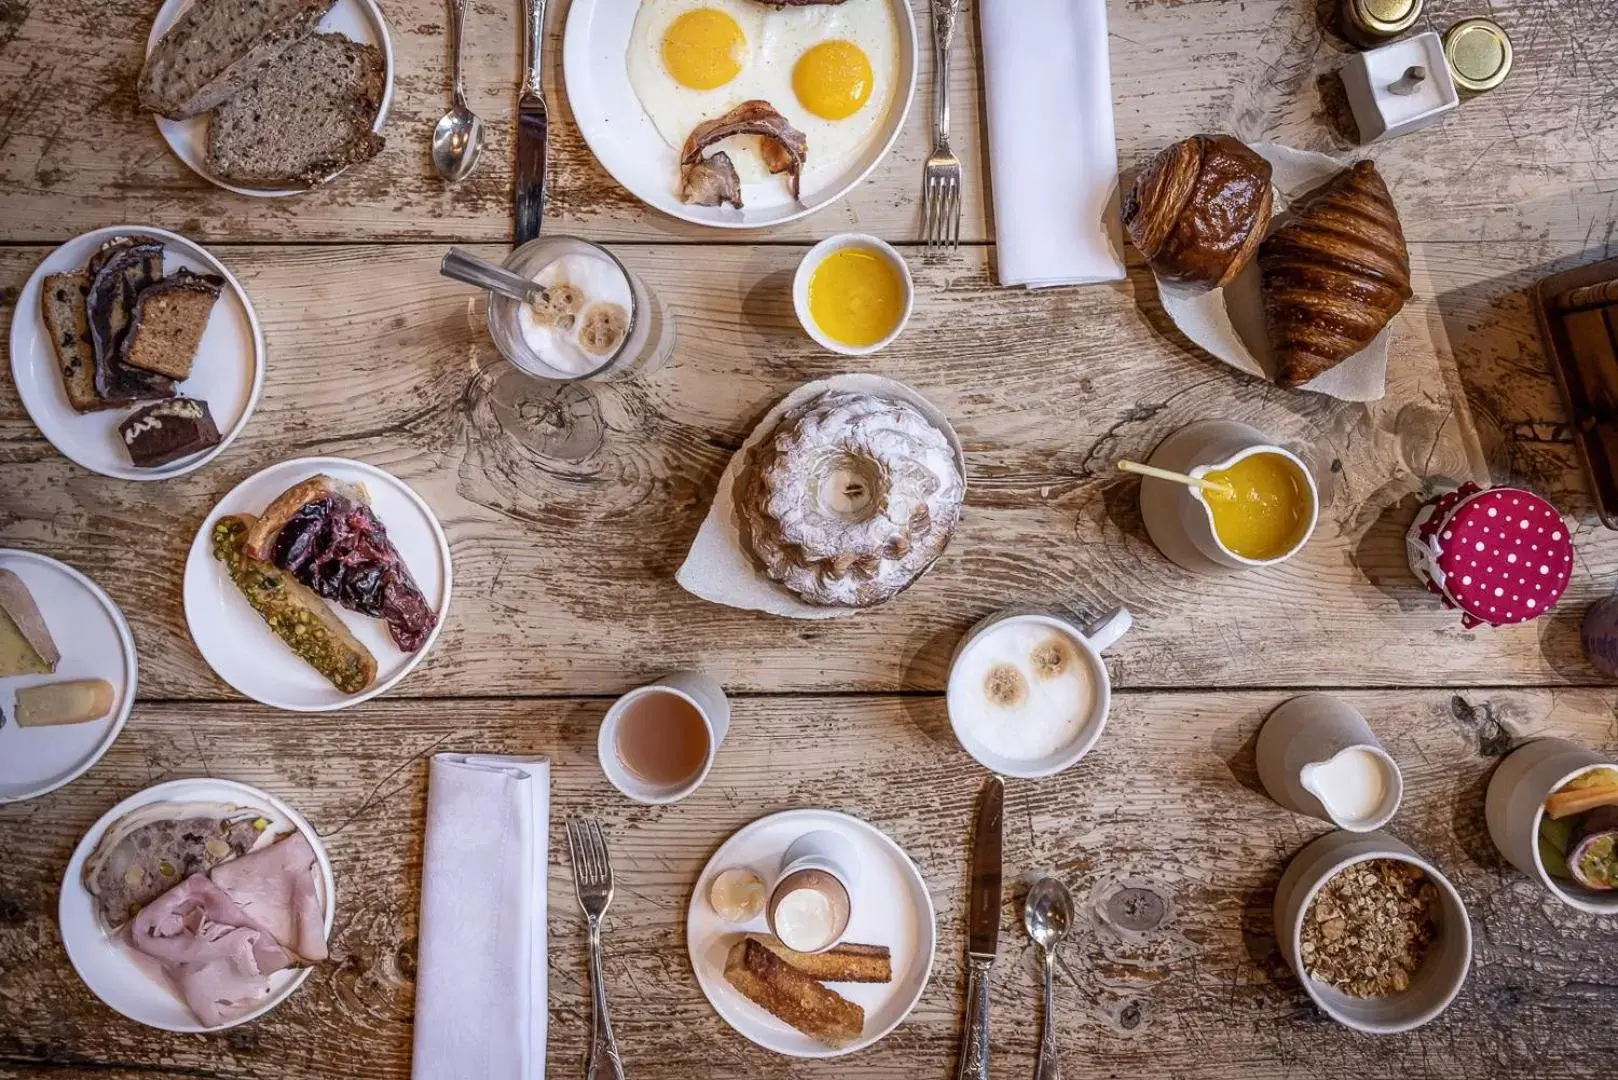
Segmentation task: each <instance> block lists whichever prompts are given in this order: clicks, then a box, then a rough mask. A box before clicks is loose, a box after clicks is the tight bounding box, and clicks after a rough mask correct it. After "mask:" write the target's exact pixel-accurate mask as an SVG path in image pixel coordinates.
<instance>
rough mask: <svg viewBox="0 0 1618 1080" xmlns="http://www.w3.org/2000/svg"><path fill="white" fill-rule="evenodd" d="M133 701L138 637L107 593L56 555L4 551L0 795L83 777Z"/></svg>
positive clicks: (51, 787) (10, 797) (23, 795)
mask: <svg viewBox="0 0 1618 1080" xmlns="http://www.w3.org/2000/svg"><path fill="white" fill-rule="evenodd" d="M134 702H135V639H134V638H133V637H131V636H130V633H129V624H128V623H127V622H125V621H124V616H123V613H122V612H120V611H119V610H118V605H117V604H115V603H113V602H112V598H111V597H109V596H108V595H107V594H106V593H105V592H103V591H102V590H101V589H100V587H99V586H97V585H96V583H95V582H93V581H91V580H90V579H89V578H87V577H85V576H84V575H83V574H81V573H79V572H78V571H77V570H75V569H73V568H72V567H71V566H68V565H67V564H66V563H61V562H57V561H56V560H55V559H52V558H48V557H47V556H44V555H36V554H34V553H33V552H31V551H19V550H16V549H12V548H4V549H0V711H3V712H4V717H3V718H0V803H8V802H16V801H19V800H22V799H32V798H34V797H35V796H37V795H43V794H45V793H46V792H49V791H55V790H56V789H57V788H59V787H61V786H62V785H63V784H67V783H69V782H71V781H73V780H75V779H77V778H78V777H79V776H81V775H82V774H83V773H84V772H85V771H86V770H87V769H89V768H90V766H92V765H94V764H95V763H96V762H97V761H99V760H101V755H102V754H105V753H106V752H107V748H108V747H109V746H111V745H112V744H113V741H114V740H116V739H117V738H118V733H119V732H120V731H122V730H123V726H124V721H125V720H127V719H128V718H129V710H130V708H131V706H133V704H134Z"/></svg>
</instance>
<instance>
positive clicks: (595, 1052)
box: [567, 817, 624, 1080]
mask: <svg viewBox="0 0 1618 1080" xmlns="http://www.w3.org/2000/svg"><path fill="white" fill-rule="evenodd" d="M567 849H568V852H569V854H571V855H572V857H573V893H574V895H575V896H577V897H578V898H579V907H581V908H583V909H584V920H585V922H586V924H588V926H589V928H590V994H591V1008H590V1050H589V1053H588V1054H587V1055H586V1057H585V1059H584V1076H585V1080H608V1078H610V1080H624V1063H623V1061H622V1060H621V1059H620V1058H619V1057H618V1040H617V1039H615V1038H613V1035H612V1015H611V1013H609V1012H608V1010H607V984H606V980H605V979H603V978H602V975H601V917H602V916H603V915H605V914H606V913H607V905H608V904H611V903H612V860H611V859H609V858H608V857H607V839H606V837H604V836H602V835H601V823H600V822H598V821H596V820H595V819H594V818H587V817H574V818H571V819H569V820H568V823H567Z"/></svg>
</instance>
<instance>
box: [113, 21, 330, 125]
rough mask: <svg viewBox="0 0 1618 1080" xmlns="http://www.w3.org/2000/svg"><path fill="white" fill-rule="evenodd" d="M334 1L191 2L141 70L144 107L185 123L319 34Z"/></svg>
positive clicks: (239, 88)
mask: <svg viewBox="0 0 1618 1080" xmlns="http://www.w3.org/2000/svg"><path fill="white" fill-rule="evenodd" d="M335 2H336V0H193V2H192V4H191V6H190V7H188V8H186V9H185V13H184V14H182V15H181V16H180V18H179V20H178V21H177V22H175V24H174V25H173V26H171V27H169V29H168V32H167V33H165V34H164V35H163V36H162V38H161V39H159V40H158V43H157V45H156V46H155V47H153V49H152V51H151V53H150V54H149V55H148V56H147V57H146V66H145V67H144V68H142V69H141V73H140V84H139V95H140V103H141V105H142V107H144V108H147V109H150V110H151V111H153V112H155V113H159V114H160V115H163V116H166V117H168V118H169V119H170V120H184V119H186V118H187V117H191V116H200V115H201V114H202V113H205V112H207V111H208V110H209V109H211V108H213V107H214V106H215V105H218V104H219V103H220V102H223V101H228V100H229V99H230V98H232V97H234V96H235V95H236V94H238V93H240V92H241V91H242V90H244V89H245V88H246V87H247V86H249V85H250V84H251V83H252V81H253V79H254V78H255V77H256V76H257V75H258V72H259V69H260V68H262V67H263V66H264V65H266V64H268V63H270V62H271V61H273V60H275V59H277V58H278V57H280V56H282V55H283V54H284V53H286V51H287V50H288V49H290V48H292V47H293V46H294V45H296V44H297V43H298V42H300V41H302V40H303V39H305V38H307V37H308V36H309V35H311V34H313V33H314V32H315V27H316V26H318V25H319V23H320V20H321V19H322V18H324V17H325V15H326V12H328V11H330V10H331V8H332V5H333V4H334V3H335Z"/></svg>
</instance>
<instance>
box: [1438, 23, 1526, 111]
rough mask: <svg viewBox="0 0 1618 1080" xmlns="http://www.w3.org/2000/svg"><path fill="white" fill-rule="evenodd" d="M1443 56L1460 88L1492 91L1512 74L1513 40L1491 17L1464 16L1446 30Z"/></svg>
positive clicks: (1474, 90)
mask: <svg viewBox="0 0 1618 1080" xmlns="http://www.w3.org/2000/svg"><path fill="white" fill-rule="evenodd" d="M1444 59H1445V60H1446V61H1447V62H1448V63H1449V70H1450V74H1452V75H1454V76H1455V85H1457V86H1459V87H1460V88H1461V89H1463V90H1471V91H1473V92H1474V93H1476V92H1481V91H1484V90H1493V89H1494V88H1495V87H1497V86H1499V85H1500V84H1501V83H1503V82H1505V81H1506V76H1507V75H1509V74H1510V73H1511V39H1510V38H1509V37H1507V36H1506V32H1505V31H1504V30H1503V29H1501V27H1500V24H1499V23H1497V22H1495V21H1494V20H1492V19H1463V20H1462V21H1460V22H1458V23H1456V24H1455V25H1454V26H1452V27H1450V28H1449V29H1448V30H1446V31H1444Z"/></svg>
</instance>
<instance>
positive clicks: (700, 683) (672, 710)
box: [596, 671, 730, 805]
mask: <svg viewBox="0 0 1618 1080" xmlns="http://www.w3.org/2000/svg"><path fill="white" fill-rule="evenodd" d="M729 730H730V701H729V699H727V698H726V697H725V691H724V689H723V688H722V687H721V686H720V685H719V684H718V683H717V682H715V681H714V680H713V679H711V678H709V677H708V676H706V675H704V674H702V673H701V672H697V671H676V672H672V673H670V674H668V675H665V676H663V677H662V678H661V679H659V680H657V681H656V682H654V683H650V684H648V685H646V686H642V687H637V688H636V689H634V690H631V691H630V692H629V693H627V694H625V695H624V696H623V697H621V698H619V699H618V700H617V701H615V702H613V703H612V708H610V709H608V710H607V715H606V716H605V717H604V718H603V719H602V721H601V730H600V731H599V732H598V733H597V735H596V754H597V756H598V757H599V758H600V759H601V771H602V772H604V773H606V774H607V779H608V780H611V781H612V786H613V787H615V788H617V789H618V790H619V791H621V792H623V793H624V794H625V795H627V796H628V797H629V798H631V799H633V800H635V801H636V802H638V803H647V804H650V805H659V804H662V803H671V802H676V801H678V800H680V799H683V798H685V797H686V796H687V795H689V794H691V793H692V792H693V791H695V790H697V788H699V787H701V786H702V782H703V781H704V780H706V779H707V778H708V772H709V770H711V769H712V768H713V762H714V756H715V755H716V754H717V753H718V752H719V744H720V743H722V742H724V741H725V733H726V732H728V731H729Z"/></svg>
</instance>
